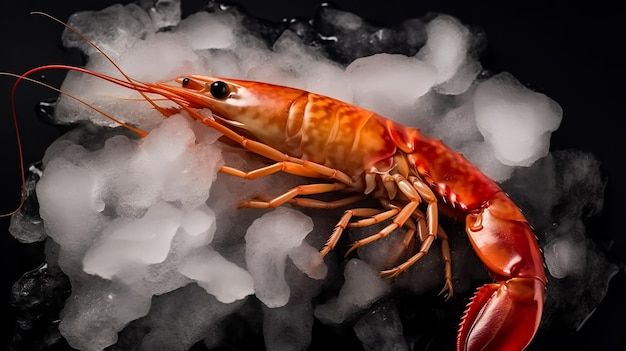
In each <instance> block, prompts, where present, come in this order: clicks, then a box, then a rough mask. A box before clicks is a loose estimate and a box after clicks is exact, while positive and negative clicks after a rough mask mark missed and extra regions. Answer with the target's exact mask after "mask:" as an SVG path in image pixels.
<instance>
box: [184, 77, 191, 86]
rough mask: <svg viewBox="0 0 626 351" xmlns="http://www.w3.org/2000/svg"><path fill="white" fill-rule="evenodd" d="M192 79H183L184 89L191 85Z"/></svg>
mask: <svg viewBox="0 0 626 351" xmlns="http://www.w3.org/2000/svg"><path fill="white" fill-rule="evenodd" d="M189 82H190V79H189V78H183V88H184V87H186V86H187V84H189Z"/></svg>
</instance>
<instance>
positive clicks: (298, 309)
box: [263, 253, 323, 351]
mask: <svg viewBox="0 0 626 351" xmlns="http://www.w3.org/2000/svg"><path fill="white" fill-rule="evenodd" d="M318 256H319V253H318ZM285 279H286V280H287V281H288V282H289V284H290V287H291V295H290V298H289V302H287V304H285V305H284V306H281V307H276V308H269V307H267V306H263V337H264V339H265V346H266V349H267V350H278V351H282V350H294V351H295V350H306V349H307V348H308V346H309V344H310V343H311V332H312V329H313V298H314V297H315V296H317V295H318V293H319V291H320V288H321V286H322V283H323V282H322V281H320V280H314V279H310V278H309V277H307V276H306V275H305V274H303V273H302V272H301V271H299V270H298V268H296V267H295V266H293V265H287V267H286V271H285Z"/></svg>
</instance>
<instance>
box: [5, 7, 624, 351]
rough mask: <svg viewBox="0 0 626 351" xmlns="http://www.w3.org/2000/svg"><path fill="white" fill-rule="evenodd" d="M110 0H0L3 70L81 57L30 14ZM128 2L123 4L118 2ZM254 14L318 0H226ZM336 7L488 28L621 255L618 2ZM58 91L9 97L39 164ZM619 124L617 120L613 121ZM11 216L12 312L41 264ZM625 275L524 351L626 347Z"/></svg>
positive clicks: (11, 156) (300, 10)
mask: <svg viewBox="0 0 626 351" xmlns="http://www.w3.org/2000/svg"><path fill="white" fill-rule="evenodd" d="M116 2H117V1H114V0H97V1H81V0H64V1H36V0H3V1H2V4H1V5H0V9H1V10H0V18H1V20H0V39H1V45H2V49H1V53H0V71H4V72H12V73H22V72H24V71H26V70H28V69H30V68H33V67H36V66H39V65H43V64H50V63H65V64H80V63H81V61H80V56H79V55H77V54H76V53H69V52H67V51H65V50H63V49H62V48H61V47H60V37H61V32H62V29H63V28H62V27H61V26H60V25H57V24H55V23H53V22H51V21H50V20H47V19H45V18H43V17H37V16H31V15H29V14H28V13H29V12H30V11H44V12H47V13H49V14H51V15H53V16H55V17H57V18H59V19H61V20H63V21H65V20H67V18H68V17H69V15H70V14H71V13H73V12H76V11H78V10H99V9H102V8H104V7H106V6H109V5H111V4H114V3H116ZM121 2H122V3H128V2H130V1H121ZM232 2H233V3H239V4H242V5H243V6H244V8H246V9H247V10H248V11H249V12H250V13H252V14H253V15H255V16H257V17H261V18H264V19H269V20H275V21H278V20H280V19H282V18H285V17H306V18H309V17H312V16H313V14H314V13H315V11H316V9H317V7H318V6H319V3H320V2H321V1H316V0H297V1H296V0H265V1H255V0H241V1H232ZM203 4H204V1H198V0H183V10H184V11H185V12H194V11H195V10H197V9H199V8H201V7H202V6H203ZM335 4H336V5H337V6H338V7H339V8H341V9H344V10H347V11H350V12H354V13H356V14H357V15H360V16H362V17H364V18H366V19H368V20H371V21H374V22H376V23H379V24H386V25H393V24H396V23H399V22H400V21H402V20H405V19H408V18H414V17H421V16H423V15H424V14H425V13H427V12H430V11H435V12H442V13H447V14H450V15H453V16H455V17H457V18H458V19H460V20H461V21H462V22H463V23H465V24H469V25H476V26H480V27H481V28H483V29H484V31H485V33H486V35H487V39H488V47H487V50H486V52H485V55H484V57H483V58H482V60H481V62H482V63H483V66H484V67H485V68H488V69H490V70H493V71H496V72H500V71H508V72H511V73H512V74H513V75H514V76H515V77H516V78H517V79H518V80H520V81H521V82H522V83H523V84H525V85H527V86H528V87H530V88H531V89H534V90H536V91H539V92H542V93H545V94H546V95H548V96H550V97H551V98H552V99H554V100H555V101H557V102H558V103H559V104H560V105H561V106H562V107H563V110H564V118H563V122H562V124H561V128H560V129H559V130H558V131H557V132H555V133H554V135H553V138H552V144H551V148H552V149H553V150H558V149H567V148H575V149H579V150H583V151H589V152H592V153H593V154H594V155H595V156H596V157H598V158H599V159H600V161H601V163H602V167H603V170H604V172H605V173H606V175H607V177H608V179H609V183H608V186H607V189H606V202H605V212H604V214H603V215H602V216H601V217H600V218H599V219H598V220H597V222H596V223H595V225H594V228H593V231H592V232H591V233H590V234H591V235H592V236H594V237H596V238H600V239H613V240H614V245H613V248H612V250H611V252H610V255H611V259H612V260H613V261H614V262H616V263H618V264H619V262H626V234H625V231H624V223H622V222H623V218H624V213H625V212H626V205H624V202H623V201H624V199H625V198H626V185H625V184H624V180H626V174H625V173H626V172H625V171H624V170H623V167H624V165H623V162H620V161H622V160H624V159H625V158H624V156H623V154H624V152H625V151H626V147H624V144H623V143H624V141H625V140H626V132H625V131H624V130H623V129H621V128H622V127H621V124H623V121H624V117H625V116H624V107H623V103H624V92H626V89H624V85H625V84H626V81H625V79H626V74H625V69H624V66H623V65H624V62H625V61H624V58H625V55H624V54H623V53H621V51H622V50H624V43H625V39H624V35H625V34H626V30H624V27H623V23H624V19H623V18H622V16H621V11H619V10H618V7H617V5H610V4H609V2H606V3H604V2H603V1H593V2H583V1H580V2H576V4H573V2H572V3H569V2H567V3H566V2H554V1H545V2H538V3H533V2H528V1H526V2H523V4H516V5H512V4H509V2H504V1H502V2H497V3H496V2H494V3H485V2H480V3H471V2H468V1H443V0H438V1H399V0H387V1H358V0H337V1H335ZM63 76H64V74H63V73H60V72H49V73H46V80H47V82H48V83H50V84H52V85H55V86H58V85H59V84H60V82H61V80H62V79H63ZM12 83H13V80H12V79H11V78H7V77H0V155H1V163H0V175H1V177H2V179H1V183H0V189H1V190H0V199H1V204H0V213H6V212H10V211H11V210H13V209H14V208H15V206H16V205H17V203H18V200H19V189H20V180H19V171H18V164H19V163H18V158H17V154H18V152H17V146H16V143H15V133H14V130H13V125H12V121H11V115H10V107H9V106H10V105H9V104H10V100H9V94H10V87H11V85H12ZM54 96H55V93H54V92H50V91H46V90H45V89H40V88H39V87H35V86H33V85H29V84H22V86H21V87H20V88H19V90H18V93H17V98H16V103H17V106H18V118H19V123H20V128H21V136H22V145H23V147H24V157H25V164H30V163H32V162H35V161H38V160H40V159H41V157H42V155H43V152H44V150H45V148H46V147H47V146H48V145H49V144H50V143H51V142H52V141H53V140H54V139H55V138H56V137H57V136H58V132H57V131H56V129H54V128H52V127H49V126H46V125H44V124H42V123H41V122H39V121H38V120H37V117H36V116H35V114H34V106H35V104H36V103H37V102H38V101H40V100H42V99H44V98H47V97H54ZM620 122H621V123H620ZM8 223H9V221H8V218H0V243H1V244H0V245H1V246H0V248H1V250H2V251H1V254H0V257H1V259H2V261H1V262H0V264H1V267H2V269H1V270H0V271H1V274H2V285H1V286H0V294H1V295H0V300H1V301H2V310H4V311H6V310H7V308H8V304H7V301H8V296H9V291H10V287H11V284H12V282H13V281H15V280H16V279H18V278H19V277H20V275H21V274H22V273H24V272H25V271H26V270H29V269H32V268H35V267H36V266H37V265H38V264H39V262H40V260H41V253H40V250H39V249H40V247H39V246H36V245H35V246H26V245H20V244H18V243H17V242H16V241H15V240H14V239H13V238H12V237H11V236H10V235H9V234H8V232H7V228H8ZM625 296H626V277H625V275H624V273H623V266H622V272H621V273H620V274H618V275H617V276H616V277H615V278H614V279H613V281H612V283H611V286H610V289H609V294H608V296H607V298H606V299H605V301H604V302H603V303H602V304H601V305H600V307H599V308H598V310H597V311H596V313H595V314H594V315H593V316H592V317H591V318H590V319H589V321H588V322H587V323H586V324H585V326H584V327H583V328H582V330H580V331H579V332H578V333H575V334H573V335H561V334H555V335H547V333H540V335H538V337H537V338H536V340H535V342H534V343H533V345H532V347H531V349H533V350H544V349H548V348H549V347H550V348H552V347H557V346H558V347H562V348H563V349H592V348H593V349H594V350H626V333H625V332H624V331H625V330H626V301H625V299H624V297H625ZM2 316H3V318H2V322H3V324H2V326H1V330H2V339H1V340H0V345H2V346H3V345H5V344H6V340H7V338H8V336H9V335H8V334H10V329H11V328H12V323H13V320H12V318H13V314H12V312H8V313H6V312H2Z"/></svg>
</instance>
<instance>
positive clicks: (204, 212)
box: [12, 0, 615, 350]
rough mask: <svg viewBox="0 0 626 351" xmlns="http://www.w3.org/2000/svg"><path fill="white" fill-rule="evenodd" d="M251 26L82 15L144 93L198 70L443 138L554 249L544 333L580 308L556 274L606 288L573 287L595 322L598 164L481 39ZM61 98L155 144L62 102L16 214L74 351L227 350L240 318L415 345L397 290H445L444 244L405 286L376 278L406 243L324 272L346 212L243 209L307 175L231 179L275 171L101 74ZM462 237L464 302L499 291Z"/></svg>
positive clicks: (336, 26)
mask: <svg viewBox="0 0 626 351" xmlns="http://www.w3.org/2000/svg"><path fill="white" fill-rule="evenodd" d="M244 19H245V18H244V16H243V15H242V14H240V13H239V12H237V11H236V10H233V9H232V8H231V9H230V10H228V9H227V10H216V11H208V12H200V13H197V14H195V15H192V16H190V17H188V18H186V19H184V20H182V21H181V20H180V2H179V1H173V0H172V1H166V0H158V1H151V0H146V1H140V2H139V5H134V4H131V5H127V6H121V5H115V6H112V7H110V8H108V9H105V10H103V11H100V12H83V13H79V14H76V15H74V16H73V17H72V18H71V19H70V24H71V25H73V26H75V27H77V28H78V29H79V30H80V31H81V32H82V33H84V34H85V35H86V36H87V37H89V38H90V39H91V40H93V41H94V42H95V43H96V44H97V45H98V46H99V47H100V48H102V49H103V50H104V51H105V52H107V54H108V55H110V56H111V57H112V58H113V59H114V60H115V61H116V62H117V63H118V64H119V65H120V67H122V69H123V70H124V71H125V72H126V73H128V74H129V75H130V76H132V77H133V78H135V79H138V80H144V81H150V82H154V81H168V80H170V79H172V78H173V77H176V76H180V75H184V74H189V73H194V74H206V75H216V76H224V77H232V78H243V79H252V80H262V81H266V82H270V83H275V84H283V85H289V86H293V87H297V88H301V89H306V90H309V91H313V92H317V93H322V94H325V95H329V96H333V97H335V98H338V99H341V100H344V101H346V102H349V103H355V104H358V105H360V106H363V107H366V108H369V109H371V110H373V111H375V112H377V113H380V114H382V115H384V116H386V117H388V118H391V119H394V120H396V121H398V122H400V123H403V124H406V125H410V126H416V127H419V128H421V129H422V131H424V132H426V133H428V134H429V135H430V136H432V137H436V138H441V139H442V140H443V141H444V142H445V143H446V144H447V145H449V146H450V147H452V148H453V149H455V150H457V151H460V152H462V153H463V154H464V155H465V156H466V157H467V158H468V159H469V160H470V161H472V162H473V163H475V164H477V165H478V166H479V167H480V168H481V170H483V171H484V172H485V173H486V174H487V175H489V176H490V177H492V178H493V179H495V180H497V181H505V180H506V179H509V177H511V176H512V177H511V178H510V179H509V180H508V181H507V182H505V183H504V184H503V185H504V187H505V190H506V191H507V192H508V193H509V194H511V196H512V197H513V199H514V200H515V201H517V202H518V204H520V206H521V207H522V208H523V209H524V211H525V213H526V214H527V215H528V217H529V218H530V219H531V223H533V224H534V225H535V228H536V229H537V231H536V232H537V235H538V236H539V239H540V242H541V243H542V244H545V245H544V253H545V259H546V265H547V267H548V271H549V273H550V274H551V275H552V277H551V278H550V279H551V280H550V284H549V285H548V295H547V296H548V301H547V303H546V306H552V307H546V313H545V315H546V318H545V319H546V320H549V318H550V315H551V314H552V313H554V311H555V310H557V309H564V310H565V309H568V308H570V307H571V306H569V305H567V303H566V302H563V301H565V300H566V301H572V298H571V297H568V298H566V299H563V298H562V297H563V296H567V295H566V293H563V291H560V289H561V290H565V288H563V287H564V286H566V285H564V284H562V285H560V284H559V283H558V281H559V280H563V281H566V282H567V283H568V284H569V283H570V282H573V283H577V284H578V285H576V286H578V287H581V286H583V285H582V283H581V282H584V281H590V282H592V283H590V284H589V286H584V287H582V288H580V289H578V291H580V295H585V294H587V295H589V296H590V297H589V298H586V299H585V300H584V303H583V304H581V305H583V307H582V308H579V309H577V311H578V312H577V313H575V314H574V313H573V314H572V316H571V320H570V321H569V323H570V324H571V325H575V326H576V327H578V326H579V325H580V323H582V321H584V320H585V318H586V317H587V316H588V315H589V313H591V312H592V310H593V307H594V306H596V305H597V302H598V301H599V300H601V299H602V297H603V296H604V292H605V290H606V285H607V284H608V280H609V279H610V276H611V275H612V274H613V273H614V272H615V267H614V266H612V265H611V264H609V263H608V262H607V261H606V259H605V258H604V257H603V256H602V255H601V254H600V253H599V251H598V249H597V248H596V247H595V246H594V245H593V243H592V242H590V241H589V240H588V239H587V238H585V236H584V233H585V223H584V220H586V219H587V218H588V217H589V216H591V215H592V214H595V213H598V212H599V211H600V210H601V207H602V206H601V204H602V191H603V184H604V183H603V181H602V180H601V176H600V174H599V171H598V165H597V161H595V160H594V159H593V158H592V157H590V156H589V155H586V154H582V153H557V154H554V155H552V154H549V153H548V148H549V140H550V135H551V132H553V131H554V130H556V129H557V128H558V126H559V123H560V121H561V114H562V111H561V109H560V107H559V106H558V104H556V103H555V102H554V101H552V100H551V99H550V98H548V97H546V96H545V95H543V94H540V93H536V92H532V91H530V90H528V89H527V88H525V87H523V86H522V85H521V84H520V83H519V82H518V81H516V80H515V78H513V77H512V76H510V75H509V74H507V73H502V74H498V75H495V76H492V77H482V76H480V77H481V78H478V77H479V74H480V73H481V70H482V68H481V65H480V63H479V62H478V61H477V55H476V52H475V51H474V50H475V46H476V42H477V41H478V40H479V39H478V38H477V37H476V36H475V33H472V32H471V31H470V30H469V29H468V28H467V27H465V26H464V25H463V24H462V23H460V22H459V21H458V20H456V19H454V18H452V17H450V16H445V15H441V16H436V17H429V18H424V19H412V20H408V21H406V22H403V23H402V24H401V25H400V26H398V27H397V28H378V27H375V26H373V25H371V24H369V23H367V22H365V21H364V20H363V19H361V18H359V17H357V16H356V15H354V14H349V13H345V12H342V11H338V10H334V9H332V8H329V7H324V8H322V9H321V12H320V21H322V22H321V23H322V24H321V25H320V27H321V28H319V32H320V36H319V37H318V36H316V35H314V36H313V37H314V39H311V36H310V35H308V36H307V33H309V32H310V31H309V30H308V29H307V27H306V24H303V23H302V22H297V21H294V22H293V23H292V25H291V26H289V28H290V29H289V30H286V31H283V32H280V33H274V32H273V31H271V30H270V32H269V33H256V34H255V33H251V32H250V31H248V29H247V28H246V26H245V25H244V22H246V21H245V20H244ZM112 28H115V29H114V30H112ZM165 29H168V30H165ZM207 33H209V34H207ZM303 33H304V34H303ZM309 34H310V33H309ZM268 37H272V38H273V40H272V41H271V42H268V41H267V38H268ZM307 38H308V39H307ZM63 40H64V43H65V45H66V46H78V47H81V48H82V49H83V50H85V51H86V52H87V53H88V55H89V56H90V59H89V62H88V64H87V68H89V69H91V70H94V71H98V72H102V73H104V74H107V75H112V76H116V77H120V78H121V79H124V78H123V77H121V76H120V74H119V72H117V71H116V69H115V68H114V67H113V66H112V65H111V64H110V62H108V61H107V60H106V59H104V58H103V57H102V55H101V54H99V53H97V52H96V51H95V50H94V49H93V48H91V47H89V46H88V45H86V44H85V42H84V41H83V40H81V39H79V38H77V37H76V36H74V35H71V34H68V33H66V34H65V35H64V39H63ZM320 42H321V43H322V44H324V46H323V47H324V50H322V49H320V48H319V47H318V45H317V44H319V43H320ZM308 44H315V45H308ZM325 53H326V54H328V55H329V56H331V57H336V58H337V62H335V61H332V60H330V59H329V58H327V57H326V56H325V55H324V54H325ZM62 89H63V90H64V91H66V92H68V93H70V94H73V95H75V96H76V97H79V98H81V99H83V100H84V101H86V102H87V103H89V104H92V105H93V106H95V107H97V108H99V109H101V110H103V111H106V113H107V114H109V115H111V116H114V117H116V118H119V119H121V120H124V121H126V122H128V123H130V124H132V125H135V126H137V127H139V128H141V129H143V130H145V131H147V132H149V134H148V136H146V137H145V138H143V139H139V138H137V137H136V136H134V135H132V133H130V132H128V131H126V130H123V129H122V128H117V129H107V128H103V127H102V126H106V127H116V126H117V125H116V124H115V123H113V122H112V121H110V120H108V119H106V118H104V117H103V116H102V115H101V114H100V113H99V112H97V111H94V110H92V109H88V108H86V107H85V106H82V105H81V104H79V103H77V102H76V101H74V100H72V99H69V98H67V97H62V98H61V99H60V101H59V104H58V107H57V110H56V119H57V122H58V123H76V122H80V124H81V126H80V127H79V128H76V129H74V130H73V131H72V132H70V133H68V134H67V135H65V136H64V137H62V138H61V139H59V140H57V141H56V142H55V143H54V144H53V145H52V146H51V147H50V148H49V149H48V151H47V152H46V155H45V158H44V161H43V162H44V173H43V176H42V178H41V181H40V182H39V183H38V185H37V196H38V198H39V203H40V215H41V218H38V217H37V216H36V215H34V216H31V217H28V216H25V217H20V218H21V219H20V218H18V219H16V220H15V223H14V224H13V225H12V232H13V233H14V235H18V236H19V237H20V239H21V240H23V241H33V240H37V239H40V238H42V237H43V236H44V234H42V233H41V231H42V225H41V224H40V222H38V220H41V219H42V220H43V229H45V235H47V236H49V237H50V238H51V239H52V240H53V241H49V246H50V247H53V248H54V249H51V250H50V251H49V252H48V257H47V260H48V261H49V262H50V263H52V264H54V265H58V267H60V268H61V269H62V271H63V272H64V273H65V274H67V275H68V276H69V279H70V281H71V284H72V295H71V297H70V298H69V299H68V301H67V303H66V305H65V308H64V310H63V312H62V315H61V322H60V327H59V328H60V330H61V332H62V334H63V336H64V337H65V338H66V339H67V340H68V342H69V343H70V345H71V346H72V347H74V348H76V349H81V350H102V349H104V348H105V347H107V346H109V345H113V344H115V343H116V342H117V343H118V345H117V346H119V347H121V348H122V349H134V348H136V347H140V349H145V350H152V349H157V348H158V349H167V350H186V349H188V348H190V347H191V346H192V345H193V344H194V343H196V342H198V341H201V340H203V339H204V343H205V345H207V347H212V346H215V345H219V343H220V340H221V338H222V337H223V335H224V330H225V329H226V328H227V327H228V325H229V323H234V322H233V321H232V318H231V319H229V316H230V317H232V316H233V315H237V316H239V317H240V318H243V319H245V320H247V321H248V323H249V324H250V325H252V326H253V328H251V329H255V328H256V329H258V328H261V326H262V333H263V338H264V342H265V346H266V348H267V349H268V350H305V349H307V347H308V346H309V344H310V343H311V335H312V329H313V321H314V317H315V318H317V319H318V320H320V321H321V322H322V323H324V324H327V325H331V326H335V325H339V324H342V323H343V324H349V323H353V324H354V332H355V333H356V335H357V336H358V338H359V339H360V340H361V342H362V343H363V346H364V348H365V349H368V350H370V349H372V350H378V349H388V350H405V349H406V348H407V343H406V341H405V340H404V337H403V335H405V334H406V333H410V331H406V330H404V331H403V330H402V327H401V325H400V321H399V319H400V318H399V316H398V312H397V311H396V310H395V309H394V308H393V307H391V306H390V304H389V303H388V302H386V301H380V299H381V298H383V297H384V296H385V295H387V294H388V293H389V292H390V291H391V289H392V286H396V287H398V288H399V289H402V290H407V291H410V292H411V293H413V294H424V293H427V292H429V291H433V290H434V291H438V290H440V289H441V287H442V286H443V274H444V267H443V263H442V261H441V259H440V257H441V246H440V244H439V242H435V243H434V244H433V246H432V247H431V250H430V252H429V253H428V254H427V255H426V257H424V258H423V259H422V260H421V261H420V262H418V264H416V265H415V266H413V267H412V268H410V269H409V270H408V271H407V272H405V273H403V274H402V275H400V277H398V279H397V280H396V281H395V284H392V283H391V282H390V281H388V280H383V279H381V278H379V276H378V271H379V270H380V269H386V268H389V267H391V266H393V265H395V264H397V262H398V261H399V260H401V259H402V258H403V254H404V252H403V250H402V248H403V245H402V235H395V234H396V233H395V232H394V235H389V236H388V237H386V238H384V239H381V240H378V241H376V242H375V243H372V244H370V245H368V246H366V247H363V248H360V249H359V250H358V255H359V257H360V258H361V259H363V260H360V259H351V260H350V261H348V262H347V263H345V269H344V271H343V272H341V269H340V266H341V265H342V260H341V254H335V252H331V253H330V254H329V255H327V256H326V258H325V259H322V257H321V256H320V254H319V252H318V250H319V249H320V248H321V247H322V245H323V244H324V242H325V240H326V239H327V238H328V235H329V234H330V233H331V232H332V230H333V226H334V225H335V223H336V221H337V220H338V219H339V217H340V216H341V214H342V209H339V210H332V211H323V212H321V214H320V213H319V212H316V211H308V212H306V213H307V214H306V215H305V214H304V213H303V212H302V211H300V210H299V209H295V208H289V207H287V206H288V205H285V206H281V207H279V208H277V209H273V210H255V209H242V210H237V209H236V207H237V204H238V203H240V202H241V201H243V200H249V199H251V198H254V197H255V196H259V195H263V196H270V197H271V196H277V195H280V194H282V193H283V192H285V191H286V190H288V189H290V188H293V187H294V186H297V185H300V184H302V183H303V182H308V180H307V181H303V180H302V179H301V178H298V177H293V176H287V175H285V174H273V175H271V176H267V177H262V178H260V179H256V180H245V179H240V178H237V177H233V176H227V175H224V174H220V175H219V176H218V169H219V167H220V166H222V165H223V164H226V165H228V166H231V167H235V168H238V169H243V170H252V169H256V168H260V167H263V166H266V165H267V163H266V162H263V161H261V160H259V158H258V157H254V156H251V155H250V154H247V153H245V152H243V151H241V150H239V149H234V148H233V147H232V146H229V145H227V144H224V143H221V142H219V141H217V139H218V138H219V136H220V135H219V134H218V133H216V132H215V131H212V130H210V129H209V128H206V127H205V126H204V125H202V124H201V123H199V122H196V121H193V120H191V119H190V118H189V117H188V116H186V115H184V114H176V115H174V116H171V117H169V118H167V119H165V118H164V117H163V116H162V115H161V114H160V113H159V112H158V111H157V110H155V109H154V108H152V107H151V106H150V105H149V104H148V103H146V102H145V101H140V100H142V97H141V96H139V95H138V94H136V93H135V92H133V91H130V90H129V89H125V88H121V87H118V86H115V85H113V84H110V83H108V82H105V81H104V80H102V79H97V78H95V77H91V76H88V75H84V74H76V73H73V72H70V74H69V75H68V78H67V79H66V81H65V82H64V84H63V86H62ZM156 102H157V103H159V104H160V105H163V106H168V104H167V102H164V101H159V100H157V101H156ZM169 106H171V104H170V105H169ZM200 113H202V114H203V115H204V116H207V117H210V116H211V112H210V111H208V110H203V111H200ZM546 155H547V156H546ZM555 160H556V161H555ZM589 209H592V210H591V211H590V210H589ZM309 215H310V217H313V220H312V219H311V218H310V217H309ZM384 225H385V223H383V224H381V225H380V226H372V227H366V228H364V229H363V230H357V229H355V228H351V229H350V230H347V232H349V234H347V235H346V236H349V238H350V240H358V239H361V238H363V237H365V236H368V235H372V234H375V233H376V232H377V230H379V229H380V228H381V226H384ZM32 228H34V230H35V233H34V234H33V233H32ZM449 234H450V237H451V242H452V244H454V241H453V240H457V241H456V244H457V246H456V247H455V246H452V256H453V257H452V259H453V262H454V263H453V281H454V287H455V291H456V292H459V293H461V294H462V293H464V292H465V293H467V292H468V291H472V290H473V289H474V288H475V287H476V286H475V285H476V282H484V281H487V280H488V277H487V276H486V274H485V271H484V269H483V267H482V265H481V264H480V262H479V261H478V259H477V258H476V256H475V255H474V254H473V253H472V251H471V246H470V245H469V243H468V241H467V239H465V238H464V237H463V236H462V235H463V233H462V231H461V232H460V233H459V232H449ZM459 234H460V236H459ZM455 237H456V239H455ZM416 244H417V245H419V241H418V242H417V243H416ZM593 272H596V273H593ZM597 272H601V273H597ZM342 276H343V277H344V278H343V279H342V278H341V277H342ZM553 278H554V279H553ZM325 289H330V292H329V291H327V290H325ZM333 289H334V290H333ZM570 290H571V289H570ZM589 291H593V293H592V294H589V293H588V292H589ZM321 292H323V293H324V296H325V298H322V299H321V300H320V299H319V297H318V295H319V294H320V293H321ZM252 294H254V296H255V297H254V298H248V296H250V295H252ZM259 301H260V302H259ZM377 301H379V302H378V303H377ZM373 304H375V305H374V306H373V307H371V306H372V305H373ZM370 307H371V309H370ZM368 309H370V310H369V311H368ZM365 311H367V312H365ZM171 321H177V322H178V323H172V322H171ZM256 329H255V330H256ZM118 335H119V341H118ZM137 345H140V346H137Z"/></svg>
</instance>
